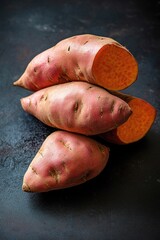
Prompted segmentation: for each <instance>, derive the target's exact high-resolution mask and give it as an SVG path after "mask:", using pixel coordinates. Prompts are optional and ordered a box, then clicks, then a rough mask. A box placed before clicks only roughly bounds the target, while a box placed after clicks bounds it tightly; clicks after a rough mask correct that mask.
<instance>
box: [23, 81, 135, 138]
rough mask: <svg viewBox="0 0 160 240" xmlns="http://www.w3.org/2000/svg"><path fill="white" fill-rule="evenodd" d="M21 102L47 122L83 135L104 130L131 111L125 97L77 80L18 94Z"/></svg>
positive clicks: (119, 122) (124, 117) (118, 121)
mask: <svg viewBox="0 0 160 240" xmlns="http://www.w3.org/2000/svg"><path fill="white" fill-rule="evenodd" d="M21 104H22V107H23V109H24V110H25V111H27V112H28V113H30V114H32V115H34V116H35V117H37V118H38V119H39V120H40V121H42V122H43V123H45V124H47V125H48V126H51V127H54V128H59V129H63V130H67V131H71V132H76V133H81V134H85V135H95V134H99V133H103V132H107V131H109V130H111V129H113V128H116V127H117V126H119V125H121V124H122V123H124V122H125V121H126V120H127V119H128V118H129V116H130V115H131V110H130V107H129V106H128V104H127V103H126V102H125V101H123V100H122V99H120V98H118V97H116V96H113V95H111V94H110V93H108V92H107V91H106V90H105V89H103V88H101V87H97V86H95V85H92V84H90V83H86V82H80V81H77V82H69V83H64V84H58V85H55V86H52V87H48V88H45V89H41V90H39V91H37V92H35V93H33V94H32V95H30V96H28V97H25V98H22V99H21Z"/></svg>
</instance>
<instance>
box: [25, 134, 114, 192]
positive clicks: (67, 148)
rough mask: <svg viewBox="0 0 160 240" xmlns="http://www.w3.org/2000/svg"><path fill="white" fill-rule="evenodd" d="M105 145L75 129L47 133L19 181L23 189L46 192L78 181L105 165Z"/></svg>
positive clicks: (106, 149) (106, 154)
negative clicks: (77, 132)
mask: <svg viewBox="0 0 160 240" xmlns="http://www.w3.org/2000/svg"><path fill="white" fill-rule="evenodd" d="M108 158H109V149H108V148H107V147H106V146H104V145H102V144H101V143H99V142H97V141H95V140H93V139H91V138H89V137H86V136H83V135H79V134H75V133H70V132H66V131H56V132H54V133H52V134H50V135H49V136H48V137H47V138H46V140H45V141H44V142H43V144H42V146H41V148H40V149H39V151H38V152H37V154H36V156H35V157H34V159H33V160H32V162H31V164H30V165H29V167H28V169H27V171H26V173H25V175H24V178H23V184H22V190H23V191H26V192H47V191H51V190H56V189H63V188H68V187H72V186H76V185H79V184H82V183H84V182H86V181H88V180H90V179H92V178H94V177H96V176H97V175H98V174H99V173H100V172H101V171H102V170H103V169H104V168H105V166H106V164H107V162H108Z"/></svg>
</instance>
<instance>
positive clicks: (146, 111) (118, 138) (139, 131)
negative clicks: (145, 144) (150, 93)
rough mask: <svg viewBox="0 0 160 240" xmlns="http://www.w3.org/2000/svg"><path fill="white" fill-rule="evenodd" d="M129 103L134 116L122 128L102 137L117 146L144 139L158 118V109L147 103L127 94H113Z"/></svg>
mask: <svg viewBox="0 0 160 240" xmlns="http://www.w3.org/2000/svg"><path fill="white" fill-rule="evenodd" d="M112 94H114V95H116V96H118V97H119V98H121V99H123V100H124V101H126V102H127V103H128V105H129V106H130V108H131V110H132V115H131V116H130V117H129V118H128V120H127V121H126V122H125V123H123V124H122V125H121V126H119V127H117V128H116V129H113V130H111V131H109V132H106V133H104V134H101V135H100V136H101V137H102V138H103V139H105V140H106V141H108V142H111V143H115V144H129V143H133V142H137V141H138V140H140V139H142V138H143V137H144V136H145V135H146V134H147V132H148V131H149V130H150V128H151V126H152V124H153V123H154V120H155V118H156V109H155V108H154V107H153V106H152V105H151V104H150V103H148V102H147V101H145V100H143V99H141V98H137V97H133V96H130V95H127V94H123V93H119V92H112Z"/></svg>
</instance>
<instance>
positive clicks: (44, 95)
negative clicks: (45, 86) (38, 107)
mask: <svg viewBox="0 0 160 240" xmlns="http://www.w3.org/2000/svg"><path fill="white" fill-rule="evenodd" d="M47 99H48V95H47V94H42V96H41V97H40V101H42V100H44V101H46V100H47Z"/></svg>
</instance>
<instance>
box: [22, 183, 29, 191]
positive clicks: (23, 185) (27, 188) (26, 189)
mask: <svg viewBox="0 0 160 240" xmlns="http://www.w3.org/2000/svg"><path fill="white" fill-rule="evenodd" d="M22 190H23V191H24V192H31V188H30V187H29V186H28V184H26V183H25V182H23V184H22Z"/></svg>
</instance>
